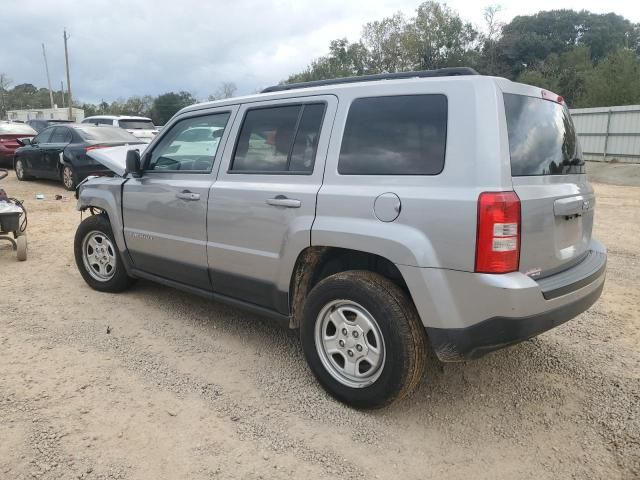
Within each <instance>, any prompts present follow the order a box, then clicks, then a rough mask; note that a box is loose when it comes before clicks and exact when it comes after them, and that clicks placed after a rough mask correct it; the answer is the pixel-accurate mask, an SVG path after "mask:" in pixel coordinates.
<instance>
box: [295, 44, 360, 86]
mask: <svg viewBox="0 0 640 480" xmlns="http://www.w3.org/2000/svg"><path fill="white" fill-rule="evenodd" d="M368 56H369V53H368V51H367V49H366V47H365V46H364V45H363V44H362V42H357V43H349V41H348V40H347V39H346V38H340V39H338V40H332V41H331V43H330V45H329V53H328V54H327V55H325V56H323V57H320V58H318V59H316V60H313V61H312V62H311V64H310V65H309V66H308V67H307V68H306V69H305V70H304V71H303V72H301V73H298V74H294V75H291V76H290V77H289V78H288V79H287V82H286V83H294V82H308V81H311V80H323V79H326V78H339V77H350V76H353V75H364V73H366V70H367V59H368Z"/></svg>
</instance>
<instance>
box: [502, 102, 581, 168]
mask: <svg viewBox="0 0 640 480" xmlns="http://www.w3.org/2000/svg"><path fill="white" fill-rule="evenodd" d="M504 107H505V113H506V116H507V130H508V134H509V151H510V153H511V175H512V176H514V177H523V176H533V175H568V174H572V173H584V172H585V168H584V160H583V159H582V152H581V151H580V145H579V143H578V139H577V137H576V131H575V128H574V126H573V122H572V121H571V116H570V115H569V111H568V110H567V108H566V106H564V105H561V104H559V103H555V102H551V101H549V100H544V99H542V98H535V97H526V96H523V95H514V94H510V93H505V94H504Z"/></svg>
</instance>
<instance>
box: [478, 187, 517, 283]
mask: <svg viewBox="0 0 640 480" xmlns="http://www.w3.org/2000/svg"><path fill="white" fill-rule="evenodd" d="M519 263H520V199H519V198H518V196H517V195H516V193H515V192H484V193H481V194H480V197H479V198H478V236H477V239H476V272H479V273H509V272H515V271H516V270H518V266H519Z"/></svg>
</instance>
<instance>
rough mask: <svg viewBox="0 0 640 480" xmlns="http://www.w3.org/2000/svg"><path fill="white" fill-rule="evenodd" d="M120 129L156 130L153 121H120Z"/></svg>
mask: <svg viewBox="0 0 640 480" xmlns="http://www.w3.org/2000/svg"><path fill="white" fill-rule="evenodd" d="M118 124H119V125H120V128H126V129H129V130H155V128H156V127H154V126H153V122H152V121H151V120H118Z"/></svg>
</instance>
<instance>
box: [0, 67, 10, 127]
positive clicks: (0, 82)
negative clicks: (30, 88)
mask: <svg viewBox="0 0 640 480" xmlns="http://www.w3.org/2000/svg"><path fill="white" fill-rule="evenodd" d="M9 86H11V79H10V78H9V77H8V76H7V74H6V73H0V119H2V118H5V117H6V115H7V105H6V97H7V93H8V92H7V90H8V89H9Z"/></svg>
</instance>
